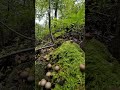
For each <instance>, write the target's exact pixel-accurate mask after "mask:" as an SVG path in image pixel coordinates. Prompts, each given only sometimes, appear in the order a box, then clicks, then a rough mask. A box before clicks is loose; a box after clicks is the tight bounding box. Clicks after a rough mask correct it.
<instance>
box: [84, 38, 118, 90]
mask: <svg viewBox="0 0 120 90" xmlns="http://www.w3.org/2000/svg"><path fill="white" fill-rule="evenodd" d="M85 56H86V89H88V90H110V88H114V87H119V86H120V77H119V76H120V65H119V64H118V62H117V60H116V59H115V58H113V57H112V55H111V54H110V53H109V51H108V50H107V48H106V47H105V46H104V44H102V43H101V42H99V41H97V40H95V39H92V40H89V41H87V42H86V45H85Z"/></svg>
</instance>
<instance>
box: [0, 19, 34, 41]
mask: <svg viewBox="0 0 120 90" xmlns="http://www.w3.org/2000/svg"><path fill="white" fill-rule="evenodd" d="M0 23H2V24H3V25H4V26H5V27H7V28H8V29H9V30H11V31H12V32H14V33H16V34H18V35H19V36H22V37H24V38H26V39H29V40H33V41H35V39H32V38H30V37H27V36H25V35H22V34H20V33H19V32H17V31H15V30H13V29H12V28H10V27H9V26H7V25H6V24H4V23H3V22H1V21H0Z"/></svg>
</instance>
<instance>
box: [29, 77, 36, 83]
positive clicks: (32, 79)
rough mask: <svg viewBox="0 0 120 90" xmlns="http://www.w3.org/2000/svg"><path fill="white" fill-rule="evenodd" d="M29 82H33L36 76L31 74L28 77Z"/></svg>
mask: <svg viewBox="0 0 120 90" xmlns="http://www.w3.org/2000/svg"><path fill="white" fill-rule="evenodd" d="M27 80H28V82H33V81H34V80H35V78H34V76H29V77H28V78H27Z"/></svg>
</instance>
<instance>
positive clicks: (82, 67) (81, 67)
mask: <svg viewBox="0 0 120 90" xmlns="http://www.w3.org/2000/svg"><path fill="white" fill-rule="evenodd" d="M80 70H81V71H82V72H83V71H85V65H84V64H80Z"/></svg>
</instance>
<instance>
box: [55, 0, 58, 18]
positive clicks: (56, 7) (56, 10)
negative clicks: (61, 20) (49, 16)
mask: <svg viewBox="0 0 120 90" xmlns="http://www.w3.org/2000/svg"><path fill="white" fill-rule="evenodd" d="M58 1H59V0H56V2H55V18H57V12H58Z"/></svg>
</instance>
